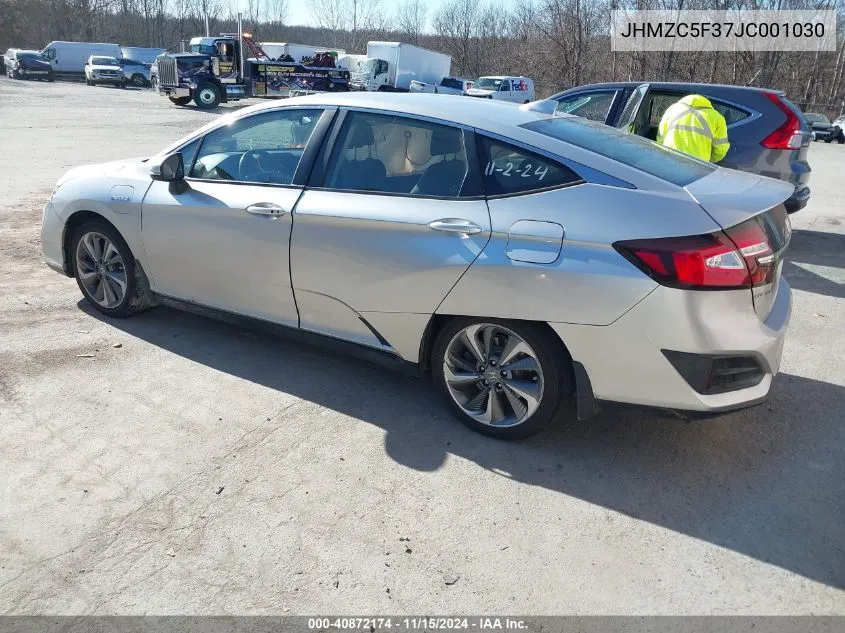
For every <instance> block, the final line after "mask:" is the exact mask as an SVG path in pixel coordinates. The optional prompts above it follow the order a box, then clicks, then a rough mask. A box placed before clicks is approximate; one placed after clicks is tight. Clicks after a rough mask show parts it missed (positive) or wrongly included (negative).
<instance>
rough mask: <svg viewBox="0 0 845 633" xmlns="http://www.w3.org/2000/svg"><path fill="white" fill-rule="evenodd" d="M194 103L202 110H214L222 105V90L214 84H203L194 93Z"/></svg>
mask: <svg viewBox="0 0 845 633" xmlns="http://www.w3.org/2000/svg"><path fill="white" fill-rule="evenodd" d="M194 103H196V104H197V107H198V108H200V109H201V110H213V109H214V108H216V107H217V106H219V105H220V90H219V89H218V88H217V86H215V85H214V84H212V83H208V82H206V83H203V84H200V85H199V86H197V89H196V90H195V91H194Z"/></svg>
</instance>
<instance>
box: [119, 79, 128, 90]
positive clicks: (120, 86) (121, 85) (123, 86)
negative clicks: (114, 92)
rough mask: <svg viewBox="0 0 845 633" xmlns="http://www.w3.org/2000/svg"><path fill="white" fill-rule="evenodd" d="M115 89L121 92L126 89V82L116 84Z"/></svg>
mask: <svg viewBox="0 0 845 633" xmlns="http://www.w3.org/2000/svg"><path fill="white" fill-rule="evenodd" d="M117 87H118V88H120V89H121V90H123V89H124V88H126V82H125V81H122V82H120V83H119V84H117Z"/></svg>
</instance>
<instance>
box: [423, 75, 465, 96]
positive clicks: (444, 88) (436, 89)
mask: <svg viewBox="0 0 845 633" xmlns="http://www.w3.org/2000/svg"><path fill="white" fill-rule="evenodd" d="M472 84H473V82H472V80H470V79H461V78H460V77H444V78H443V79H441V80H440V83H439V84H427V83H425V82H423V81H417V80H416V79H415V80H414V81H412V82H411V87H410V92H427V93H429V94H441V95H465V94H466V93H467V90H469V89H470V88H472Z"/></svg>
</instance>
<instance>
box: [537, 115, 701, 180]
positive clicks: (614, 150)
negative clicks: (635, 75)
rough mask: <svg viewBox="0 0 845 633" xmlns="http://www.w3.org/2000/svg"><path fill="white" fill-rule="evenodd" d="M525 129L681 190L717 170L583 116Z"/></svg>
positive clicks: (551, 119)
mask: <svg viewBox="0 0 845 633" xmlns="http://www.w3.org/2000/svg"><path fill="white" fill-rule="evenodd" d="M522 127H524V128H525V129H528V130H531V131H533V132H539V133H540V134H545V135H546V136H551V137H553V138H556V139H559V140H561V141H564V142H566V143H571V144H572V145H576V146H577V147H581V148H583V149H586V150H588V151H590V152H595V153H596V154H600V155H602V156H606V157H607V158H611V159H613V160H616V161H619V162H620V163H623V164H625V165H628V166H630V167H634V168H636V169H639V170H641V171H644V172H645V173H647V174H651V175H652V176H656V177H657V178H661V179H662V180H666V181H668V182H671V183H672V184H674V185H677V186H679V187H685V186H686V185H688V184H690V183H691V182H695V181H696V180H699V179H701V178H704V177H705V176H706V175H708V174H711V173H713V172H714V171H715V170H716V168H715V167H714V166H713V165H709V164H708V163H704V162H701V161H699V160H695V159H694V158H690V157H688V156H686V155H685V154H682V153H680V152H676V151H674V150H671V149H667V148H665V147H663V146H662V145H658V144H657V143H652V142H651V141H649V140H648V139H645V138H643V137H641V136H637V135H636V134H629V133H628V132H624V131H622V130H618V129H616V128H615V127H610V126H609V125H604V124H603V123H597V122H596V121H590V120H588V119H582V118H580V117H573V116H556V117H554V118H550V119H543V120H541V121H534V122H532V123H526V124H524V125H523V126H522Z"/></svg>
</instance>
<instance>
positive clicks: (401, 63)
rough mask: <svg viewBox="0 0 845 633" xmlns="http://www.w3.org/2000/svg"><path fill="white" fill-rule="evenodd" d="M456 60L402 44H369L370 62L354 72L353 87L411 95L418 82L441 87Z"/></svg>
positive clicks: (364, 63)
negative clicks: (408, 93)
mask: <svg viewBox="0 0 845 633" xmlns="http://www.w3.org/2000/svg"><path fill="white" fill-rule="evenodd" d="M451 67H452V58H451V57H450V56H449V55H444V54H443V53H438V52H436V51H430V50H426V49H425V48H420V47H419V46H413V45H411V44H403V43H402V42H367V60H366V61H365V62H363V63H362V64H361V65H360V66H359V71H358V72H357V73H351V75H350V76H351V80H352V81H351V88H352V89H353V90H367V91H380V92H407V91H408V90H410V88H411V82H412V81H414V80H416V81H420V82H423V83H428V84H439V83H440V80H441V79H443V77H446V76H447V75H448V74H449V70H450V69H451Z"/></svg>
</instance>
